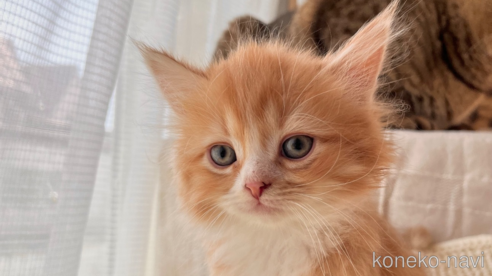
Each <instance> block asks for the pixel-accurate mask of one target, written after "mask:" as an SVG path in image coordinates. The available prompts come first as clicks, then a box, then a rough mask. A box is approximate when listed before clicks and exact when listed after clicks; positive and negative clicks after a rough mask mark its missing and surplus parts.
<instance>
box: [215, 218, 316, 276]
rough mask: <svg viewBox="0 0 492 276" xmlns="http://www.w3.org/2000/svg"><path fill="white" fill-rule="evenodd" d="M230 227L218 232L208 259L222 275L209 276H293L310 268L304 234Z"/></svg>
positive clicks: (307, 242)
mask: <svg viewBox="0 0 492 276" xmlns="http://www.w3.org/2000/svg"><path fill="white" fill-rule="evenodd" d="M234 228H235V229H229V230H228V231H227V232H226V233H222V235H221V238H220V242H218V243H217V244H216V246H214V247H215V250H213V254H212V255H211V256H209V262H210V264H211V265H213V266H218V267H223V268H224V269H225V270H224V272H223V274H220V273H219V274H217V275H213V276H218V275H221V276H222V275H235V276H243V275H244V276H251V275H255V276H263V275H265V276H267V275H268V276H277V275H279V276H280V275H292V276H297V275H306V273H307V272H309V271H310V270H311V269H312V268H313V265H314V262H315V260H316V257H315V256H314V255H313V253H312V250H311V249H310V248H311V246H310V244H312V242H311V241H310V240H306V239H305V238H306V237H303V236H304V235H305V234H304V235H302V234H301V233H298V232H297V231H290V230H289V229H284V230H279V229H277V230H274V229H266V230H265V229H261V230H260V229H258V228H256V227H252V226H244V225H243V227H241V226H236V227H234ZM234 230H236V231H234ZM296 232H297V233H296ZM218 271H221V270H220V269H219V270H218Z"/></svg>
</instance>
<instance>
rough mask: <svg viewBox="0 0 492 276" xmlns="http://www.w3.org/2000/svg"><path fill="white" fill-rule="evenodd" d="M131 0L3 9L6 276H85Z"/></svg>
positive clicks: (0, 222) (0, 216) (25, 3)
mask: <svg viewBox="0 0 492 276" xmlns="http://www.w3.org/2000/svg"><path fill="white" fill-rule="evenodd" d="M131 4H132V1H131V0H99V1H98V0H85V1H77V0H3V1H1V3H0V13H1V15H0V17H1V18H2V21H1V23H0V60H1V61H0V275H2V276H3V275H6V276H18V275H19V276H20V275H29V276H34V275H43V276H58V275H76V274H77V271H78V267H79V260H80V252H81V247H82V242H83V235H84V231H85V228H86V222H87V214H88V211H89V205H90V202H91V197H92V194H93V187H94V180H95V177H96V172H97V165H98V158H99V157H100V152H101V145H102V140H103V137H104V122H105V118H106V111H107V106H108V102H109V100H110V97H111V93H112V90H113V87H114V83H115V80H116V76H117V70H118V66H119V63H120V60H121V52H122V49H123V41H124V38H125V34H126V30H127V24H128V18H129V14H130V10H131Z"/></svg>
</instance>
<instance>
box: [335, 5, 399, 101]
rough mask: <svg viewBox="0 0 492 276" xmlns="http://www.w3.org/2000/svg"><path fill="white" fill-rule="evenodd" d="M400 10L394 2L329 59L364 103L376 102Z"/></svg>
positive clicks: (337, 72)
mask: <svg viewBox="0 0 492 276" xmlns="http://www.w3.org/2000/svg"><path fill="white" fill-rule="evenodd" d="M397 9H398V1H393V2H392V3H391V4H390V5H389V6H388V7H387V8H386V9H385V10H383V11H382V12H381V13H380V14H379V15H378V16H376V17H375V18H374V19H373V20H371V21H370V22H369V23H367V24H366V25H364V26H363V27H362V28H361V29H360V30H359V31H358V32H357V33H356V34H355V35H354V36H353V37H352V38H351V39H350V40H348V41H347V43H345V45H344V46H343V47H341V48H340V50H338V51H337V52H335V53H334V54H331V55H328V56H327V58H329V59H330V60H329V62H330V67H332V68H333V69H334V72H336V74H338V75H340V76H341V77H342V79H343V80H344V81H345V82H347V83H348V84H349V86H350V87H351V91H353V92H354V93H357V94H356V95H355V96H356V97H357V98H358V99H360V100H362V101H371V100H372V99H373V98H374V93H375V92H376V90H377V84H378V83H377V82H378V77H379V74H380V73H381V71H382V68H383V67H384V65H385V62H386V59H387V57H386V56H387V49H388V47H389V45H390V43H391V41H392V38H393V37H394V34H393V24H394V21H395V17H396V12H397Z"/></svg>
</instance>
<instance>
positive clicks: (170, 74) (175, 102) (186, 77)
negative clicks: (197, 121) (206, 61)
mask: <svg viewBox="0 0 492 276" xmlns="http://www.w3.org/2000/svg"><path fill="white" fill-rule="evenodd" d="M135 44H136V45H137V47H138V48H139V50H140V52H141V53H142V56H143V58H144V59H145V63H146V64H147V67H148V68H149V70H150V72H151V73H152V75H153V76H154V78H155V80H156V82H157V84H158V85H159V88H160V90H161V92H162V93H163V94H164V97H165V98H166V100H167V101H168V102H169V104H170V105H171V107H172V108H173V109H174V110H175V111H176V110H177V109H180V106H181V105H180V99H183V98H184V97H189V96H190V95H189V94H190V93H193V92H194V91H195V90H196V87H197V85H198V84H199V83H200V82H203V81H205V80H206V77H205V74H204V72H203V71H201V70H199V69H196V68H193V67H192V66H190V65H188V64H186V63H183V62H180V61H177V60H176V59H175V58H173V57H172V56H171V55H170V54H168V53H166V52H164V51H159V50H156V49H153V48H151V47H148V46H146V45H144V44H141V43H138V42H136V43H135Z"/></svg>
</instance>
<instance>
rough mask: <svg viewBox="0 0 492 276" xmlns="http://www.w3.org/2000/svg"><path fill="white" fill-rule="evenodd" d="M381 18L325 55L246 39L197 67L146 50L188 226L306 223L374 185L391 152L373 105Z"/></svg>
mask: <svg viewBox="0 0 492 276" xmlns="http://www.w3.org/2000/svg"><path fill="white" fill-rule="evenodd" d="M380 21H381V19H380V20H379V21H376V22H375V23H374V22H373V23H371V24H373V25H376V26H372V27H371V25H369V26H368V27H367V28H366V29H369V30H368V31H367V30H366V31H365V33H364V32H362V33H360V34H358V36H359V37H355V38H354V39H353V41H351V42H350V43H349V44H348V45H347V46H346V47H345V48H344V49H342V50H341V51H340V52H337V53H335V54H331V55H329V56H327V57H325V58H320V57H315V56H313V55H311V54H309V53H303V52H298V51H295V50H289V49H288V48H286V47H284V46H282V45H279V44H265V45H256V44H248V45H245V46H243V47H241V48H240V49H238V50H237V52H235V53H233V54H231V55H230V57H229V58H228V59H227V60H225V61H221V62H219V63H217V64H214V65H212V66H211V67H210V68H209V69H207V70H206V71H203V72H202V71H199V70H196V69H191V68H190V67H189V66H186V65H184V64H181V63H179V62H176V61H175V60H172V59H171V58H170V57H169V56H167V55H166V54H164V53H158V52H150V51H149V50H148V49H146V50H145V51H146V58H147V61H148V63H149V66H150V68H151V70H152V71H153V73H154V74H155V75H156V78H157V81H158V82H159V84H161V87H162V88H163V90H164V91H170V92H167V94H166V96H167V98H168V101H169V103H170V105H171V106H172V107H173V109H174V110H175V113H176V122H175V123H176V126H175V129H174V130H175V131H176V134H177V140H176V144H175V145H174V160H173V166H174V169H175V170H174V171H175V174H176V177H177V181H178V185H179V191H180V197H181V199H182V201H183V203H184V207H185V208H186V209H187V210H188V211H190V212H191V213H192V215H193V217H194V218H195V219H196V220H197V221H199V222H202V223H204V224H205V225H213V224H216V222H218V221H221V220H222V219H224V218H236V219H240V220H244V221H249V222H252V223H256V224H260V225H284V224H285V223H289V222H301V221H303V222H304V221H306V220H308V221H316V217H318V216H321V215H323V216H326V215H327V214H330V213H332V214H337V212H340V211H339V210H340V209H344V208H347V207H350V206H353V205H354V203H356V201H358V200H360V199H361V197H365V196H366V195H367V191H368V190H369V189H370V188H373V187H374V185H377V184H379V180H380V176H381V170H382V169H384V168H386V167H387V165H388V162H389V155H390V153H389V150H388V146H387V144H386V142H385V141H384V139H383V135H382V131H381V129H382V126H381V123H380V116H381V110H380V108H379V107H378V106H377V104H376V103H375V102H374V100H373V99H372V98H373V93H374V92H375V90H376V88H377V76H378V74H379V71H380V69H381V64H382V62H383V58H384V52H385V48H386V43H387V40H388V35H389V24H388V23H387V22H380ZM383 23H384V24H383ZM377 27H379V28H380V29H381V30H378V29H377ZM375 29H376V30H375ZM369 38H370V39H372V40H369ZM373 40H376V41H373ZM368 43H369V44H368ZM374 45H376V46H374ZM368 48H369V51H366V52H364V55H362V54H361V53H360V52H361V51H364V50H361V49H365V50H367V49H368ZM354 51H358V52H354Z"/></svg>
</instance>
